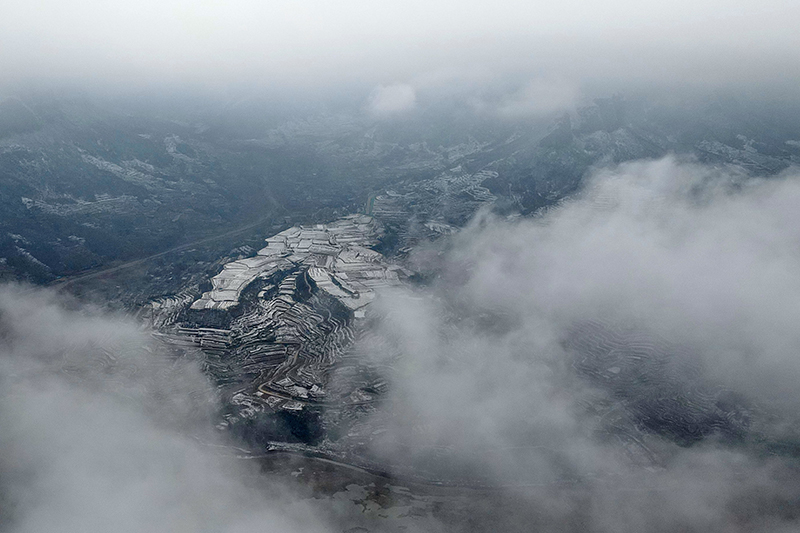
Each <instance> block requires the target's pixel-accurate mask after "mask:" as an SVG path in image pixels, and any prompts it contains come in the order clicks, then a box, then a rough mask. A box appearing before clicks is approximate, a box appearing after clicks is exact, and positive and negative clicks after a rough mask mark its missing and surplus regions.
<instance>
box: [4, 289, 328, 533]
mask: <svg viewBox="0 0 800 533" xmlns="http://www.w3.org/2000/svg"><path fill="white" fill-rule="evenodd" d="M71 307H73V308H72V309H71V310H70V309H68V308H67V306H65V304H64V303H63V302H60V301H58V300H57V299H56V298H55V297H54V295H53V294H52V293H48V292H44V291H32V290H30V289H24V290H23V289H21V288H15V287H8V286H6V287H2V289H0V376H2V377H0V383H2V387H1V389H0V390H2V392H0V424H2V427H3V431H2V433H1V434H0V502H2V505H1V506H0V521H1V522H2V524H3V529H4V531H11V532H13V533H23V532H40V531H51V530H58V531H68V532H71V531H82V532H100V531H119V532H132V533H133V532H143V531H225V532H243V531H252V530H253V529H258V528H264V527H265V526H266V525H268V526H269V527H270V528H275V529H280V530H283V531H289V532H291V531H327V526H324V525H323V524H322V522H321V521H320V519H319V518H318V516H319V514H318V512H317V511H315V510H314V509H313V508H312V506H311V505H310V504H308V503H304V502H303V501H302V499H301V498H300V497H299V496H297V495H296V494H294V493H293V492H292V490H291V489H289V488H287V487H281V486H279V485H275V483H274V482H273V481H272V480H270V478H267V477H264V476H258V475H257V472H250V469H249V468H246V467H243V466H242V465H241V464H235V463H234V462H233V460H231V459H226V458H225V457H224V456H222V455H219V454H216V453H214V451H213V450H214V449H215V448H214V447H213V446H210V445H216V446H219V445H224V444H226V443H225V442H223V441H221V440H220V439H219V438H217V437H215V435H214V433H213V430H212V426H211V424H210V422H211V421H212V420H213V416H214V415H215V409H216V404H215V396H214V390H213V388H212V387H211V386H210V384H209V383H208V381H207V380H206V378H205V377H204V376H203V375H202V373H201V371H200V369H199V367H198V365H197V362H196V361H193V360H191V358H189V359H187V358H186V357H182V358H178V357H177V356H176V355H174V354H169V353H165V352H164V351H163V350H164V348H163V347H160V346H159V344H158V343H156V342H154V341H153V339H152V338H150V337H149V335H148V334H147V333H146V332H144V331H142V330H140V329H139V328H138V327H137V326H136V325H135V324H133V323H131V322H129V321H127V320H125V319H123V318H121V317H111V316H107V315H102V314H100V313H99V312H98V311H97V310H92V309H87V308H80V307H78V308H75V306H74V304H71ZM201 443H205V444H201ZM216 449H219V448H216Z"/></svg>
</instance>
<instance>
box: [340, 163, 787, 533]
mask: <svg viewBox="0 0 800 533" xmlns="http://www.w3.org/2000/svg"><path fill="white" fill-rule="evenodd" d="M799 200H800V175H798V174H797V172H796V171H790V172H788V173H786V174H785V175H782V176H779V177H775V178H771V179H757V178H754V177H752V176H749V175H746V174H744V173H743V172H742V171H741V170H739V169H736V168H714V167H710V166H706V165H700V164H697V163H695V162H693V161H691V160H681V159H677V158H674V157H670V158H666V159H662V160H657V161H638V162H634V163H629V164H624V165H621V166H618V167H613V168H609V169H605V170H598V171H596V172H595V173H594V174H593V176H591V178H590V180H589V181H588V185H587V187H586V188H585V190H584V191H583V192H582V193H581V194H580V195H578V196H576V197H573V198H571V199H569V200H567V201H565V202H563V203H562V204H561V205H560V206H558V207H556V208H553V209H550V210H548V211H547V212H545V213H543V214H541V216H538V217H536V218H534V219H510V220H507V219H505V218H502V217H497V216H496V215H492V214H491V213H489V212H486V213H482V214H479V215H478V216H476V218H475V219H474V220H473V221H472V222H471V224H470V225H468V227H466V228H465V229H463V230H462V231H461V232H460V233H459V234H458V235H457V236H455V237H453V238H452V240H451V241H450V242H448V243H447V244H446V245H441V244H440V245H437V246H436V247H434V248H432V249H429V250H425V249H424V248H421V249H419V250H418V251H417V252H416V253H417V256H416V259H415V261H416V265H417V267H418V269H419V270H420V271H421V272H425V273H427V275H428V276H432V281H431V282H430V285H429V286H427V287H426V288H425V289H424V290H420V291H418V292H415V291H410V292H408V291H402V292H400V293H393V294H391V295H388V294H387V295H384V298H383V299H382V300H381V301H380V302H379V303H378V304H377V305H378V309H379V310H380V313H379V316H380V319H379V320H377V325H376V327H375V329H374V330H372V332H371V334H370V335H368V336H366V337H365V338H364V339H362V341H361V343H362V344H361V345H360V346H359V345H357V346H356V348H355V350H356V353H359V354H361V355H360V356H361V357H362V358H363V360H364V361H365V362H366V363H367V364H379V365H385V364H388V365H389V366H391V368H392V369H393V370H392V372H391V379H390V393H389V396H388V398H387V400H386V402H385V404H384V405H383V407H382V408H381V409H379V410H378V412H376V413H375V414H374V415H373V416H374V423H375V424H380V425H381V426H380V427H383V428H384V432H383V433H381V434H380V435H379V436H378V437H377V438H375V439H374V440H373V441H372V453H373V454H375V456H377V457H380V458H382V460H384V461H386V462H387V463H389V464H393V465H396V468H397V471H398V472H399V473H402V472H404V471H405V470H404V468H406V466H407V465H408V464H414V465H415V468H418V469H422V470H423V471H426V472H428V473H429V474H428V475H430V476H432V477H438V478H442V479H461V480H462V482H471V483H489V484H493V485H496V486H502V487H506V490H508V491H509V493H511V494H517V495H518V497H520V498H522V500H523V501H527V502H528V503H527V504H526V505H529V506H530V508H529V509H530V513H532V514H533V515H534V516H536V517H538V519H542V520H544V522H543V523H547V524H552V523H557V524H559V526H558V527H555V528H554V529H556V530H562V529H559V527H561V528H564V529H563V530H579V531H642V530H647V531H675V530H685V531H734V530H735V531H739V530H743V531H753V530H763V531H771V530H775V528H780V527H789V525H790V524H793V523H794V520H795V517H796V513H795V511H794V510H793V509H796V508H797V504H798V502H799V501H800V500H798V497H800V492H798V490H800V484H798V483H797V465H796V461H795V460H794V457H795V456H794V455H793V452H792V451H791V448H782V447H781V446H783V445H780V446H773V445H771V444H770V443H779V442H783V443H787V442H791V441H794V440H795V439H796V437H797V435H796V432H795V431H794V430H792V429H791V428H792V427H793V425H794V423H795V421H796V419H797V416H796V413H797V407H798V405H800V394H799V393H798V391H797V388H796V383H797V379H798V373H799V372H800V360H798V359H797V356H796V354H797V353H798V352H800V337H799V336H798V334H797V328H796V324H797V323H798V320H799V319H800V307H798V302H797V298H796V295H797V294H798V289H800V247H799V246H798V245H800V233H798V230H797V228H798V227H800V225H799V224H798V222H799V221H798V220H797V216H798V215H797V210H796V205H797V202H798V201H799ZM612 365H613V366H612ZM680 398H684V401H685V402H689V403H688V404H692V402H697V403H696V405H699V406H700V407H686V405H688V404H680V401H679V400H680ZM708 398H711V399H710V400H709V399H708ZM673 399H677V400H676V401H675V402H673ZM687 399H688V400H687ZM731 402H732V403H733V404H736V405H737V406H738V409H739V410H738V411H736V412H737V413H739V414H738V415H735V416H734V418H728V419H724V420H723V419H718V418H715V417H716V416H717V415H715V414H714V413H715V412H716V410H717V409H718V406H720V405H727V406H728V407H727V408H726V409H728V411H727V412H728V413H731V412H733V411H731V408H730V405H731ZM703 427H705V428H706V429H702V428H703ZM708 427H712V428H715V429H712V430H710V431H709V430H708ZM675 428H678V429H679V431H678V432H675ZM463 480H466V481H463ZM565 486H567V487H571V488H572V490H568V491H564V490H563V489H564V487H565ZM531 491H533V492H531ZM519 494H522V496H519ZM523 514H524V513H523ZM543 517H547V518H546V519H545V518H543ZM558 517H560V518H558ZM579 517H582V518H579ZM548 520H552V521H548ZM570 520H572V521H573V522H570ZM575 520H577V522H574V521H575ZM553 521H554V522H553ZM512 522H513V521H512ZM570 523H572V524H573V525H572V526H569V524H570ZM575 524H578V525H575ZM517 526H518V527H520V528H521V527H522V526H521V524H517ZM548 527H550V526H548ZM543 528H544V530H549V529H547V528H546V527H544V526H543Z"/></svg>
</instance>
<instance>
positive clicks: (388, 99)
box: [368, 83, 417, 116]
mask: <svg viewBox="0 0 800 533" xmlns="http://www.w3.org/2000/svg"><path fill="white" fill-rule="evenodd" d="M416 105H417V92H416V91H415V90H414V87H412V86H411V85H408V84H403V83H398V84H395V85H381V86H380V87H377V88H375V90H373V91H372V94H370V96H369V103H368V107H369V111H370V113H372V114H373V115H376V116H390V115H397V114H399V113H404V112H406V111H411V110H412V109H414V108H415V107H416Z"/></svg>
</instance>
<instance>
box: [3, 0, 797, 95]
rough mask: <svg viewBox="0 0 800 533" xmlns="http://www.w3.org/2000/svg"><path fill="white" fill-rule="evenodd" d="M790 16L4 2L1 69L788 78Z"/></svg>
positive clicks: (390, 79) (288, 76)
mask: <svg viewBox="0 0 800 533" xmlns="http://www.w3.org/2000/svg"><path fill="white" fill-rule="evenodd" d="M798 23H800V4H798V3H797V2H795V1H791V0H767V1H757V0H737V1H730V0H727V1H723V0H701V1H689V0H676V1H673V2H641V1H634V0H610V1H606V2H585V1H578V0H565V1H561V2H552V1H547V2H544V1H521V0H499V1H493V2H477V1H475V0H468V1H459V2H455V1H452V0H437V1H433V2H428V1H422V0H406V1H403V2H398V1H382V2H376V1H367V0H343V1H338V2H323V1H320V0H307V1H279V0H268V1H264V2H258V1H254V0H232V1H224V2H223V1H209V0H200V1H188V0H167V1H156V0H141V1H138V2H131V1H120V0H108V1H100V0H81V1H78V0H60V1H55V0H33V1H31V0H6V1H5V2H3V5H2V7H0V40H2V45H1V46H0V71H2V72H3V73H4V76H3V78H4V80H5V81H6V82H9V81H12V82H13V81H17V80H21V79H22V80H28V81H30V80H31V79H34V80H37V81H46V82H53V81H61V82H63V81H70V82H73V83H78V84H79V85H88V86H92V85H94V86H98V85H104V82H108V83H111V84H112V86H118V87H120V86H121V87H131V86H132V85H133V86H134V87H139V86H141V85H144V86H150V85H152V84H154V83H155V84H157V85H158V84H162V83H163V84H175V83H178V84H187V83H190V84H193V85H195V84H196V85H200V86H203V87H206V88H207V87H219V86H221V87H224V86H229V85H235V84H238V83H245V84H255V85H256V86H262V85H263V86H266V87H282V88H291V89H297V88H309V89H323V90H324V89H326V88H328V89H330V88H334V87H343V86H352V85H353V84H356V85H359V86H364V87H376V86H380V85H388V84H397V83H401V84H410V85H411V86H413V87H415V88H416V89H419V88H425V87H426V86H430V85H437V84H442V83H446V82H452V81H464V80H468V81H471V82H478V83H484V82H487V81H489V80H496V79H497V78H502V77H506V76H514V77H515V78H519V79H529V80H533V81H534V82H535V83H541V80H546V81H548V80H555V81H554V82H553V83H557V84H562V85H563V84H572V85H574V86H576V87H579V88H581V87H584V86H586V85H587V84H588V85H592V84H594V85H599V86H606V85H609V86H614V87H613V88H617V87H615V85H621V86H622V87H625V86H627V85H631V84H640V83H652V82H655V83H668V84H679V85H682V84H689V85H705V84H715V85H718V84H730V83H733V82H735V83H745V84H749V83H752V82H753V80H754V79H755V80H760V81H761V82H764V83H765V84H769V85H775V84H776V83H777V84H781V83H783V84H786V86H791V84H792V83H794V82H797V80H798V79H800V76H798V71H800V60H799V59H798V55H800V52H798V51H799V50H800V37H798V32H797V31H796V27H797V25H798ZM548 82H549V81H548ZM140 84H141V85H140Z"/></svg>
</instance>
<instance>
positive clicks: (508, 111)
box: [496, 79, 579, 119]
mask: <svg viewBox="0 0 800 533" xmlns="http://www.w3.org/2000/svg"><path fill="white" fill-rule="evenodd" d="M578 98H579V91H578V89H577V87H575V85H573V84H570V83H567V82H566V81H563V80H541V79H539V80H534V81H531V82H529V83H528V84H527V85H525V87H523V88H522V89H520V90H518V91H517V92H515V93H513V94H511V95H509V96H507V97H506V98H505V99H504V100H503V101H502V102H500V104H498V105H497V109H496V113H497V114H498V115H500V116H501V117H503V118H511V119H513V118H524V117H536V116H542V115H550V114H552V113H558V112H565V111H571V110H573V109H575V107H576V105H577V104H578Z"/></svg>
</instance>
